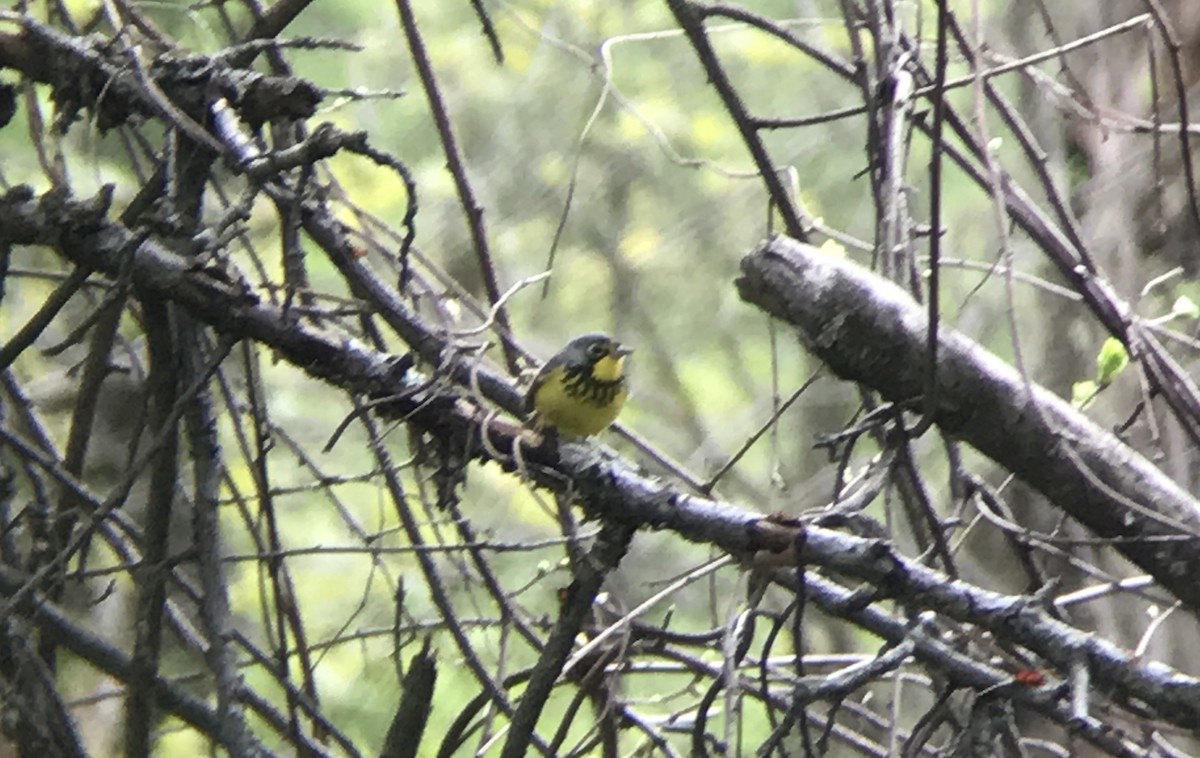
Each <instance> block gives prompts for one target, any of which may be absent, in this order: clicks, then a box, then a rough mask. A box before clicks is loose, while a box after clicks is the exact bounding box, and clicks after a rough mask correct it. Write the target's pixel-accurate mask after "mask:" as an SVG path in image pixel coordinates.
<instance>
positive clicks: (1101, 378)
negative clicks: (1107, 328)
mask: <svg viewBox="0 0 1200 758" xmlns="http://www.w3.org/2000/svg"><path fill="white" fill-rule="evenodd" d="M1128 365H1129V354H1128V353H1126V352H1125V346H1124V345H1122V344H1121V341H1120V340H1118V339H1117V338H1116V337H1109V338H1108V339H1106V340H1104V344H1103V345H1101V346H1100V354H1099V355H1097V356H1096V382H1097V383H1098V384H1099V385H1100V386H1101V387H1107V386H1108V385H1110V384H1112V380H1113V379H1115V378H1116V376H1117V374H1119V373H1121V371H1122V370H1123V369H1124V368H1125V367H1126V366H1128Z"/></svg>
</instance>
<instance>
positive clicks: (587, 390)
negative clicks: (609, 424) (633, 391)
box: [563, 364, 625, 408]
mask: <svg viewBox="0 0 1200 758" xmlns="http://www.w3.org/2000/svg"><path fill="white" fill-rule="evenodd" d="M624 387H625V378H624V377H620V378H617V379H613V380H612V381H604V380H602V379H597V378H596V377H595V376H593V375H592V366H591V364H589V365H586V366H579V367H568V368H567V369H566V372H565V373H564V375H563V391H564V392H566V393H567V394H568V395H570V396H571V397H573V398H576V399H577V400H582V401H583V402H585V403H588V404H589V405H594V406H596V407H597V408H604V407H605V406H607V405H608V404H609V403H611V402H612V401H613V400H615V399H616V397H617V395H618V394H619V393H620V392H621V390H622V389H623V388H624Z"/></svg>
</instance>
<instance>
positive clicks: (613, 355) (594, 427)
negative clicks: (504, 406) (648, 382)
mask: <svg viewBox="0 0 1200 758" xmlns="http://www.w3.org/2000/svg"><path fill="white" fill-rule="evenodd" d="M632 352H633V351H632V350H630V349H629V348H627V347H623V346H622V345H621V343H619V342H617V341H616V340H614V339H612V338H611V337H609V336H608V335H605V334H585V335H583V336H581V337H576V338H575V339H573V340H571V341H570V342H568V343H567V346H566V347H564V348H563V349H562V350H559V351H558V354H557V355H555V356H554V357H553V358H551V359H550V360H548V361H546V365H545V366H542V370H541V371H539V372H538V374H537V376H536V377H535V378H534V380H533V384H532V385H530V387H529V392H527V393H526V395H525V411H526V413H533V414H534V419H535V420H536V422H537V424H538V426H541V427H553V428H554V429H557V430H558V432H559V433H560V434H564V435H569V436H572V437H590V436H592V435H593V434H599V433H600V432H602V431H604V430H605V429H607V428H608V425H609V424H611V423H612V422H613V420H614V419H616V417H617V414H618V413H620V412H621V406H623V405H625V398H627V397H628V396H629V388H628V387H627V386H626V383H625V374H624V368H625V357H626V356H627V355H629V354H630V353H632Z"/></svg>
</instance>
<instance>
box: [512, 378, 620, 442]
mask: <svg viewBox="0 0 1200 758" xmlns="http://www.w3.org/2000/svg"><path fill="white" fill-rule="evenodd" d="M601 362H603V361H601ZM614 362H615V361H614ZM565 373H566V372H565V371H564V370H563V368H562V367H561V366H560V367H557V368H555V369H554V370H553V371H551V372H550V374H549V375H548V376H546V378H545V379H544V380H543V381H542V383H541V386H539V387H538V388H537V390H536V391H535V392H534V396H533V407H534V410H536V411H537V414H538V419H539V420H540V421H541V422H542V423H543V424H546V425H548V426H553V427H554V428H556V429H558V431H559V433H561V434H566V435H571V436H574V437H590V436H592V435H593V434H599V433H600V432H602V431H604V430H605V429H607V428H608V425H609V424H611V423H612V422H613V421H614V420H615V419H616V418H617V414H619V413H620V412H621V408H622V407H623V406H624V405H625V399H626V398H627V397H629V390H628V389H627V388H626V387H625V383H624V382H622V383H621V384H620V385H618V386H617V387H615V388H613V389H612V390H611V394H610V395H609V394H607V393H605V394H604V395H603V396H599V397H593V396H590V395H589V394H588V393H583V394H582V395H580V394H578V393H576V394H573V393H572V392H570V391H568V387H567V384H566V383H564V382H563V377H564V375H565ZM619 375H620V374H619V373H618V374H617V376H619ZM598 378H599V377H598ZM610 381H611V380H610Z"/></svg>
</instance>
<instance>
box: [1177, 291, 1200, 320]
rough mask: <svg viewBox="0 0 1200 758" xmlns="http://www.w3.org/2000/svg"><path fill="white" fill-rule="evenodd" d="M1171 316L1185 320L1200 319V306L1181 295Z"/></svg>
mask: <svg viewBox="0 0 1200 758" xmlns="http://www.w3.org/2000/svg"><path fill="white" fill-rule="evenodd" d="M1171 315H1173V316H1181V317H1184V318H1200V305H1196V301H1195V300H1192V299H1191V298H1190V297H1187V296H1186V295H1180V296H1179V297H1178V298H1176V299H1175V304H1174V305H1172V306H1171Z"/></svg>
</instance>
